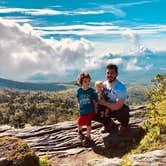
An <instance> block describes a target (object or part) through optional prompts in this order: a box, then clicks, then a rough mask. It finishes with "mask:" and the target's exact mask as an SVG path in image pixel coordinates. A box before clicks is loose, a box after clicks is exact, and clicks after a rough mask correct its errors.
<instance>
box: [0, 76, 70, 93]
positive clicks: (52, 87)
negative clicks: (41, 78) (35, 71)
mask: <svg viewBox="0 0 166 166" xmlns="http://www.w3.org/2000/svg"><path fill="white" fill-rule="evenodd" d="M68 86H71V85H68V84H66V85H65V84H63V85H62V84H60V83H29V82H18V81H12V80H8V79H2V78H0V88H1V89H3V88H9V89H16V90H17V89H21V90H36V91H37V90H38V91H39V90H42V91H57V90H65V89H67V87H68Z"/></svg>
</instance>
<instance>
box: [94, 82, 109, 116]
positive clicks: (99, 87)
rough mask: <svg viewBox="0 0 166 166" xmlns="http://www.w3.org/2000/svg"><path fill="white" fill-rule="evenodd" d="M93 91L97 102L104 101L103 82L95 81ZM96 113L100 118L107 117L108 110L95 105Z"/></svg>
mask: <svg viewBox="0 0 166 166" xmlns="http://www.w3.org/2000/svg"><path fill="white" fill-rule="evenodd" d="M95 90H96V92H97V95H98V100H103V99H104V100H106V96H104V93H103V90H104V84H103V81H96V82H95ZM97 113H98V114H100V116H101V118H104V117H109V109H108V108H107V107H105V106H103V105H100V104H98V105H97Z"/></svg>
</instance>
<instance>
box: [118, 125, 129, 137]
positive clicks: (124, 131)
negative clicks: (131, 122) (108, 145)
mask: <svg viewBox="0 0 166 166" xmlns="http://www.w3.org/2000/svg"><path fill="white" fill-rule="evenodd" d="M129 129H130V127H129V126H126V127H124V126H122V125H120V126H119V128H118V130H119V134H120V135H124V134H127V133H129Z"/></svg>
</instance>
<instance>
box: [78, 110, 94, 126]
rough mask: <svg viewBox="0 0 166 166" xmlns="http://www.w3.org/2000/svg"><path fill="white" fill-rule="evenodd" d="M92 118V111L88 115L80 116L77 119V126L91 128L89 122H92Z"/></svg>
mask: <svg viewBox="0 0 166 166" xmlns="http://www.w3.org/2000/svg"><path fill="white" fill-rule="evenodd" d="M93 116H94V111H93V112H90V113H88V114H85V115H80V116H79V117H78V119H77V120H78V125H79V126H84V125H85V126H91V121H92V118H93Z"/></svg>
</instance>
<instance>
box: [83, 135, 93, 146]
mask: <svg viewBox="0 0 166 166" xmlns="http://www.w3.org/2000/svg"><path fill="white" fill-rule="evenodd" d="M90 141H91V138H90V137H85V138H84V140H83V141H82V146H85V147H88V146H89V145H90Z"/></svg>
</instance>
